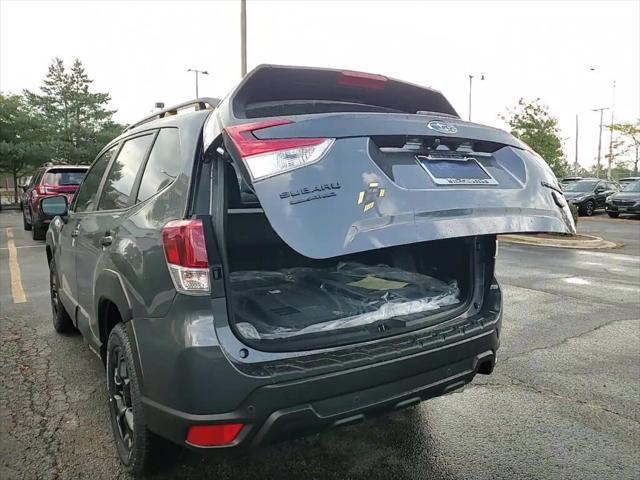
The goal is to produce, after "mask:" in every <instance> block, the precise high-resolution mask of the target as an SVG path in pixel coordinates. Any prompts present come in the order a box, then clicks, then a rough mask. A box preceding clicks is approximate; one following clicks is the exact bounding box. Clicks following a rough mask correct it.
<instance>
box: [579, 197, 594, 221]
mask: <svg viewBox="0 0 640 480" xmlns="http://www.w3.org/2000/svg"><path fill="white" fill-rule="evenodd" d="M595 210H596V204H595V202H594V201H593V200H587V201H586V202H585V203H584V205H582V214H583V215H585V216H587V217H590V216H592V215H593V212H595Z"/></svg>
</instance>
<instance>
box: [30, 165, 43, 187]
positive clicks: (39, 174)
mask: <svg viewBox="0 0 640 480" xmlns="http://www.w3.org/2000/svg"><path fill="white" fill-rule="evenodd" d="M43 173H44V170H43V169H40V170H38V171H37V172H36V174H35V175H34V176H33V178H32V179H31V181H30V182H29V188H31V187H34V186H36V185H38V183H39V182H40V179H41V178H42V174H43Z"/></svg>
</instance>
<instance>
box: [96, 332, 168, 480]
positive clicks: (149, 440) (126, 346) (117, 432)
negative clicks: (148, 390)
mask: <svg viewBox="0 0 640 480" xmlns="http://www.w3.org/2000/svg"><path fill="white" fill-rule="evenodd" d="M133 359H134V356H133V349H132V347H131V340H130V339H129V335H128V334H127V330H126V329H125V326H124V324H123V323H118V324H117V325H116V326H115V327H113V329H112V330H111V333H110V334H109V340H108V342H107V365H106V366H107V392H108V395H109V412H110V417H111V427H112V429H113V437H114V440H115V443H116V448H117V450H118V456H119V457H120V461H121V462H122V464H123V465H124V466H125V467H126V469H127V470H128V471H129V473H131V474H133V475H134V476H138V475H142V474H144V473H146V472H149V470H151V467H152V464H153V461H152V460H153V459H154V458H155V457H157V455H156V454H155V450H157V440H158V439H157V438H156V437H155V436H154V435H153V434H152V433H151V432H149V430H148V429H147V426H146V422H145V419H144V411H143V408H142V395H141V393H140V382H139V373H138V371H137V369H136V365H135V362H134V360H133ZM116 367H118V368H116ZM154 449H155V450H154Z"/></svg>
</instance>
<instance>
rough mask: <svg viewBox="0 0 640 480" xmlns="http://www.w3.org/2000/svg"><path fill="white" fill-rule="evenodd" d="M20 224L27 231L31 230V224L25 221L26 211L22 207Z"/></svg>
mask: <svg viewBox="0 0 640 480" xmlns="http://www.w3.org/2000/svg"><path fill="white" fill-rule="evenodd" d="M22 226H23V227H24V229H25V230H27V231H29V230H31V224H30V223H28V222H27V213H26V211H25V209H24V208H23V209H22Z"/></svg>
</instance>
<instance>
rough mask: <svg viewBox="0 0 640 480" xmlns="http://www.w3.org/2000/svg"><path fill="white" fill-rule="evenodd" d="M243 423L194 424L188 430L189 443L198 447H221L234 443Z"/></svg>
mask: <svg viewBox="0 0 640 480" xmlns="http://www.w3.org/2000/svg"><path fill="white" fill-rule="evenodd" d="M242 427H243V425H242V424H241V423H222V424H217V425H193V426H191V427H190V428H189V431H188V432H187V443H189V444H191V445H195V446H196V447H220V446H223V445H229V444H230V443H232V442H233V441H234V440H235V439H236V437H237V436H238V434H239V433H240V430H242Z"/></svg>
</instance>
